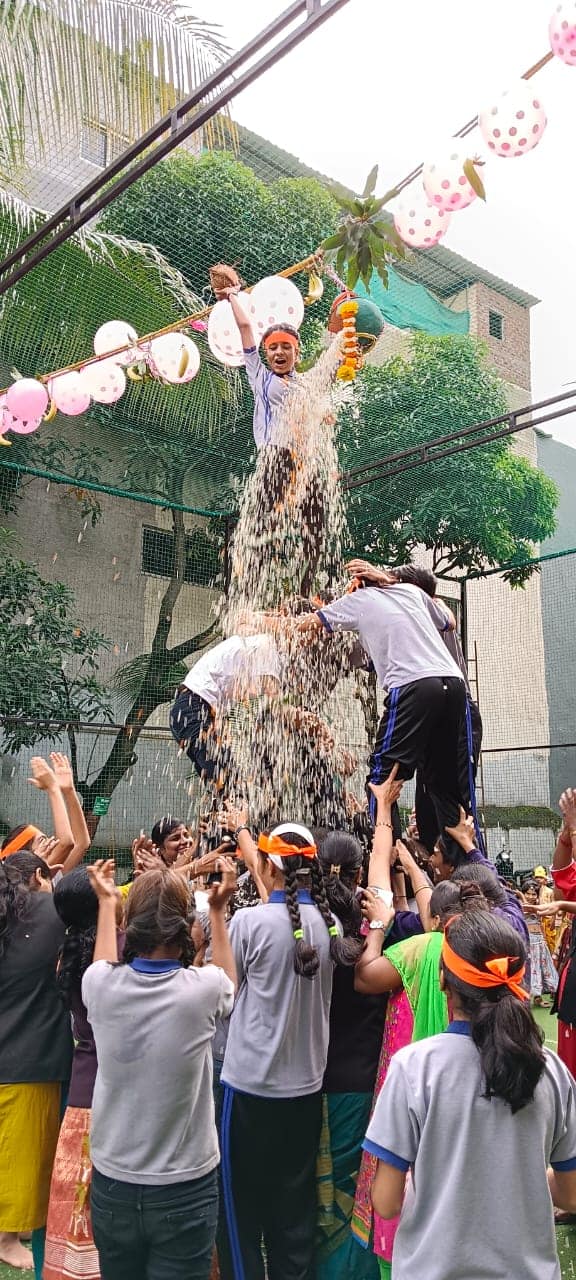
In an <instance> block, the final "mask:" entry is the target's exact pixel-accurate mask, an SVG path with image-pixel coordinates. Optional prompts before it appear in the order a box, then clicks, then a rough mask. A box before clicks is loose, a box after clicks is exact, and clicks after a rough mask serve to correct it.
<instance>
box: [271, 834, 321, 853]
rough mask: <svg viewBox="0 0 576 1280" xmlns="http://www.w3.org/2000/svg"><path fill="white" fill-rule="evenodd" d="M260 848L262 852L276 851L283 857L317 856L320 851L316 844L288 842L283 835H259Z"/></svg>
mask: <svg viewBox="0 0 576 1280" xmlns="http://www.w3.org/2000/svg"><path fill="white" fill-rule="evenodd" d="M258 848H259V850H260V852H261V853H267V854H272V853H275V854H277V855H279V856H280V857H281V858H296V857H298V858H315V857H316V854H317V852H318V851H317V849H316V845H315V844H305V845H302V847H300V846H299V845H296V844H288V843H287V841H286V840H283V839H282V836H265V835H261V836H258Z"/></svg>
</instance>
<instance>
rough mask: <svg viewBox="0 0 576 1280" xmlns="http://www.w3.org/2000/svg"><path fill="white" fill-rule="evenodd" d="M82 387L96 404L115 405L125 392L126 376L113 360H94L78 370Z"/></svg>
mask: <svg viewBox="0 0 576 1280" xmlns="http://www.w3.org/2000/svg"><path fill="white" fill-rule="evenodd" d="M80 377H81V378H82V385H83V387H84V389H85V391H86V392H87V393H88V395H89V396H90V397H91V398H92V400H94V401H95V403H96V404H115V403H116V401H117V400H119V399H120V396H122V395H123V394H124V392H125V390H126V374H125V372H124V370H123V369H121V368H120V365H118V364H116V362H115V360H96V361H95V362H94V363H93V364H87V365H85V367H84V368H83V369H81V370H80Z"/></svg>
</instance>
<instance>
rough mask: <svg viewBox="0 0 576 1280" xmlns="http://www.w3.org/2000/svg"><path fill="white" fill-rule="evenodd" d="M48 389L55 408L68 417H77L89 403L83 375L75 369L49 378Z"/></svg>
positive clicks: (84, 411) (88, 393)
mask: <svg viewBox="0 0 576 1280" xmlns="http://www.w3.org/2000/svg"><path fill="white" fill-rule="evenodd" d="M48 391H49V393H50V398H51V399H52V400H53V401H54V404H55V405H56V408H57V409H59V410H60V413H64V414H66V416H67V417H69V418H77V417H78V415H79V414H81V413H86V410H87V408H88V406H89V404H90V392H89V391H88V390H87V389H86V387H85V385H84V380H83V376H82V374H81V373H78V372H76V371H75V370H72V372H71V373H61V374H59V375H58V377H57V378H51V379H50V381H49V382H48Z"/></svg>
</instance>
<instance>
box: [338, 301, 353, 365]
mask: <svg viewBox="0 0 576 1280" xmlns="http://www.w3.org/2000/svg"><path fill="white" fill-rule="evenodd" d="M338 311H339V313H340V315H341V317H342V333H343V342H342V350H343V352H344V356H343V360H342V363H341V365H340V368H339V369H338V371H337V373H336V377H337V378H338V379H339V381H340V382H353V380H354V378H355V377H356V370H357V369H358V341H357V338H356V316H357V314H358V303H357V302H356V301H355V299H354V298H349V299H348V300H347V301H346V302H343V303H342V305H341V306H340V307H339V308H338Z"/></svg>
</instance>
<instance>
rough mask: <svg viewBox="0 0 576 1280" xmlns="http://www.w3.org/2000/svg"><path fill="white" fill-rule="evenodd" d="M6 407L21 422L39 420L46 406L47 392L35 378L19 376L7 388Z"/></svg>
mask: <svg viewBox="0 0 576 1280" xmlns="http://www.w3.org/2000/svg"><path fill="white" fill-rule="evenodd" d="M6 408H7V409H8V412H9V413H11V414H12V416H13V417H14V418H20V419H21V421H23V422H30V421H33V420H34V419H36V418H37V419H38V420H40V418H41V417H42V415H43V414H44V413H45V412H46V409H47V408H48V392H47V390H46V388H45V387H43V386H42V383H41V382H37V381H36V378H19V379H18V381H17V382H15V383H14V384H13V386H11V387H9V388H8V391H7V393H6Z"/></svg>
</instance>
